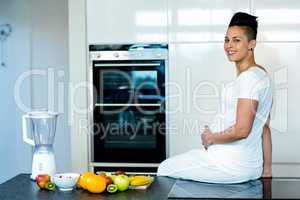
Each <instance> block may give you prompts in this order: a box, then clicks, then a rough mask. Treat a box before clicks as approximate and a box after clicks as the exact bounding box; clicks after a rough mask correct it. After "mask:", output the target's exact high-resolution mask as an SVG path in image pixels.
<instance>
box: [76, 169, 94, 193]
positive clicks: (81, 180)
mask: <svg viewBox="0 0 300 200" xmlns="http://www.w3.org/2000/svg"><path fill="white" fill-rule="evenodd" d="M93 175H95V174H94V173H93V172H84V173H83V174H81V175H80V177H79V181H78V185H79V187H81V188H83V189H87V187H86V182H87V179H88V178H89V177H90V176H93Z"/></svg>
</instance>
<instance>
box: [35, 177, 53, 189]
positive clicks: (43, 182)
mask: <svg viewBox="0 0 300 200" xmlns="http://www.w3.org/2000/svg"><path fill="white" fill-rule="evenodd" d="M35 181H36V184H37V185H38V186H39V188H41V189H45V186H46V183H48V182H49V181H50V176H49V175H48V174H39V175H37V176H36V178H35Z"/></svg>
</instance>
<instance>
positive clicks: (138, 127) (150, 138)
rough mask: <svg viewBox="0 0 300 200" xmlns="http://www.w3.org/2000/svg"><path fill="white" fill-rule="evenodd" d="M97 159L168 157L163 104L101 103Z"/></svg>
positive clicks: (96, 125)
mask: <svg viewBox="0 0 300 200" xmlns="http://www.w3.org/2000/svg"><path fill="white" fill-rule="evenodd" d="M94 117H95V118H94V122H95V123H94V161H95V162H116V163H159V162H161V161H163V160H164V159H165V158H166V152H165V147H166V146H165V114H164V110H162V107H160V106H151V105H150V106H146V105H144V106H97V107H96V108H95V109H94Z"/></svg>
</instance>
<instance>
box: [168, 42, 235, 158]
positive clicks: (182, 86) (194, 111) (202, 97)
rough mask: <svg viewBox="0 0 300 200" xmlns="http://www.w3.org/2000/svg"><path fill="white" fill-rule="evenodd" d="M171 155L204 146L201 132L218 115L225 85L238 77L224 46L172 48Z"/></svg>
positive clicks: (170, 80)
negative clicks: (221, 92)
mask: <svg viewBox="0 0 300 200" xmlns="http://www.w3.org/2000/svg"><path fill="white" fill-rule="evenodd" d="M168 75H169V76H168V77H169V78H168V83H169V84H168V92H169V97H168V99H167V102H168V117H169V118H168V122H169V127H168V134H169V147H170V155H175V154H178V153H182V152H185V151H187V150H189V149H192V148H199V147H200V146H201V137H200V129H201V128H202V127H203V126H204V125H205V124H208V123H209V122H210V121H211V120H212V117H213V116H214V115H215V114H216V113H217V111H218V104H219V98H220V90H221V88H222V85H223V84H224V83H226V82H228V81H230V80H233V79H234V77H235V67H234V65H232V63H230V62H228V61H227V58H226V56H225V53H224V51H223V44H222V43H200V44H170V63H169V70H168Z"/></svg>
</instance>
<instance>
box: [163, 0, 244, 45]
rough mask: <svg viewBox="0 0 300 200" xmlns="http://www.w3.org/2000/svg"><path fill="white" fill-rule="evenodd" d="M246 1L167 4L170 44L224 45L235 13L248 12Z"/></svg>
mask: <svg viewBox="0 0 300 200" xmlns="http://www.w3.org/2000/svg"><path fill="white" fill-rule="evenodd" d="M249 5H250V3H249V0H245V1H239V0H211V1H199V0H168V9H169V10H168V17H169V18H168V19H169V20H168V22H169V39H170V41H171V42H199V41H200V42H202V41H205V42H208V41H223V40H224V34H225V32H226V29H227V26H228V23H229V22H230V19H231V17H232V15H233V14H234V13H235V12H238V11H243V12H249V11H250V8H249Z"/></svg>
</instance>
